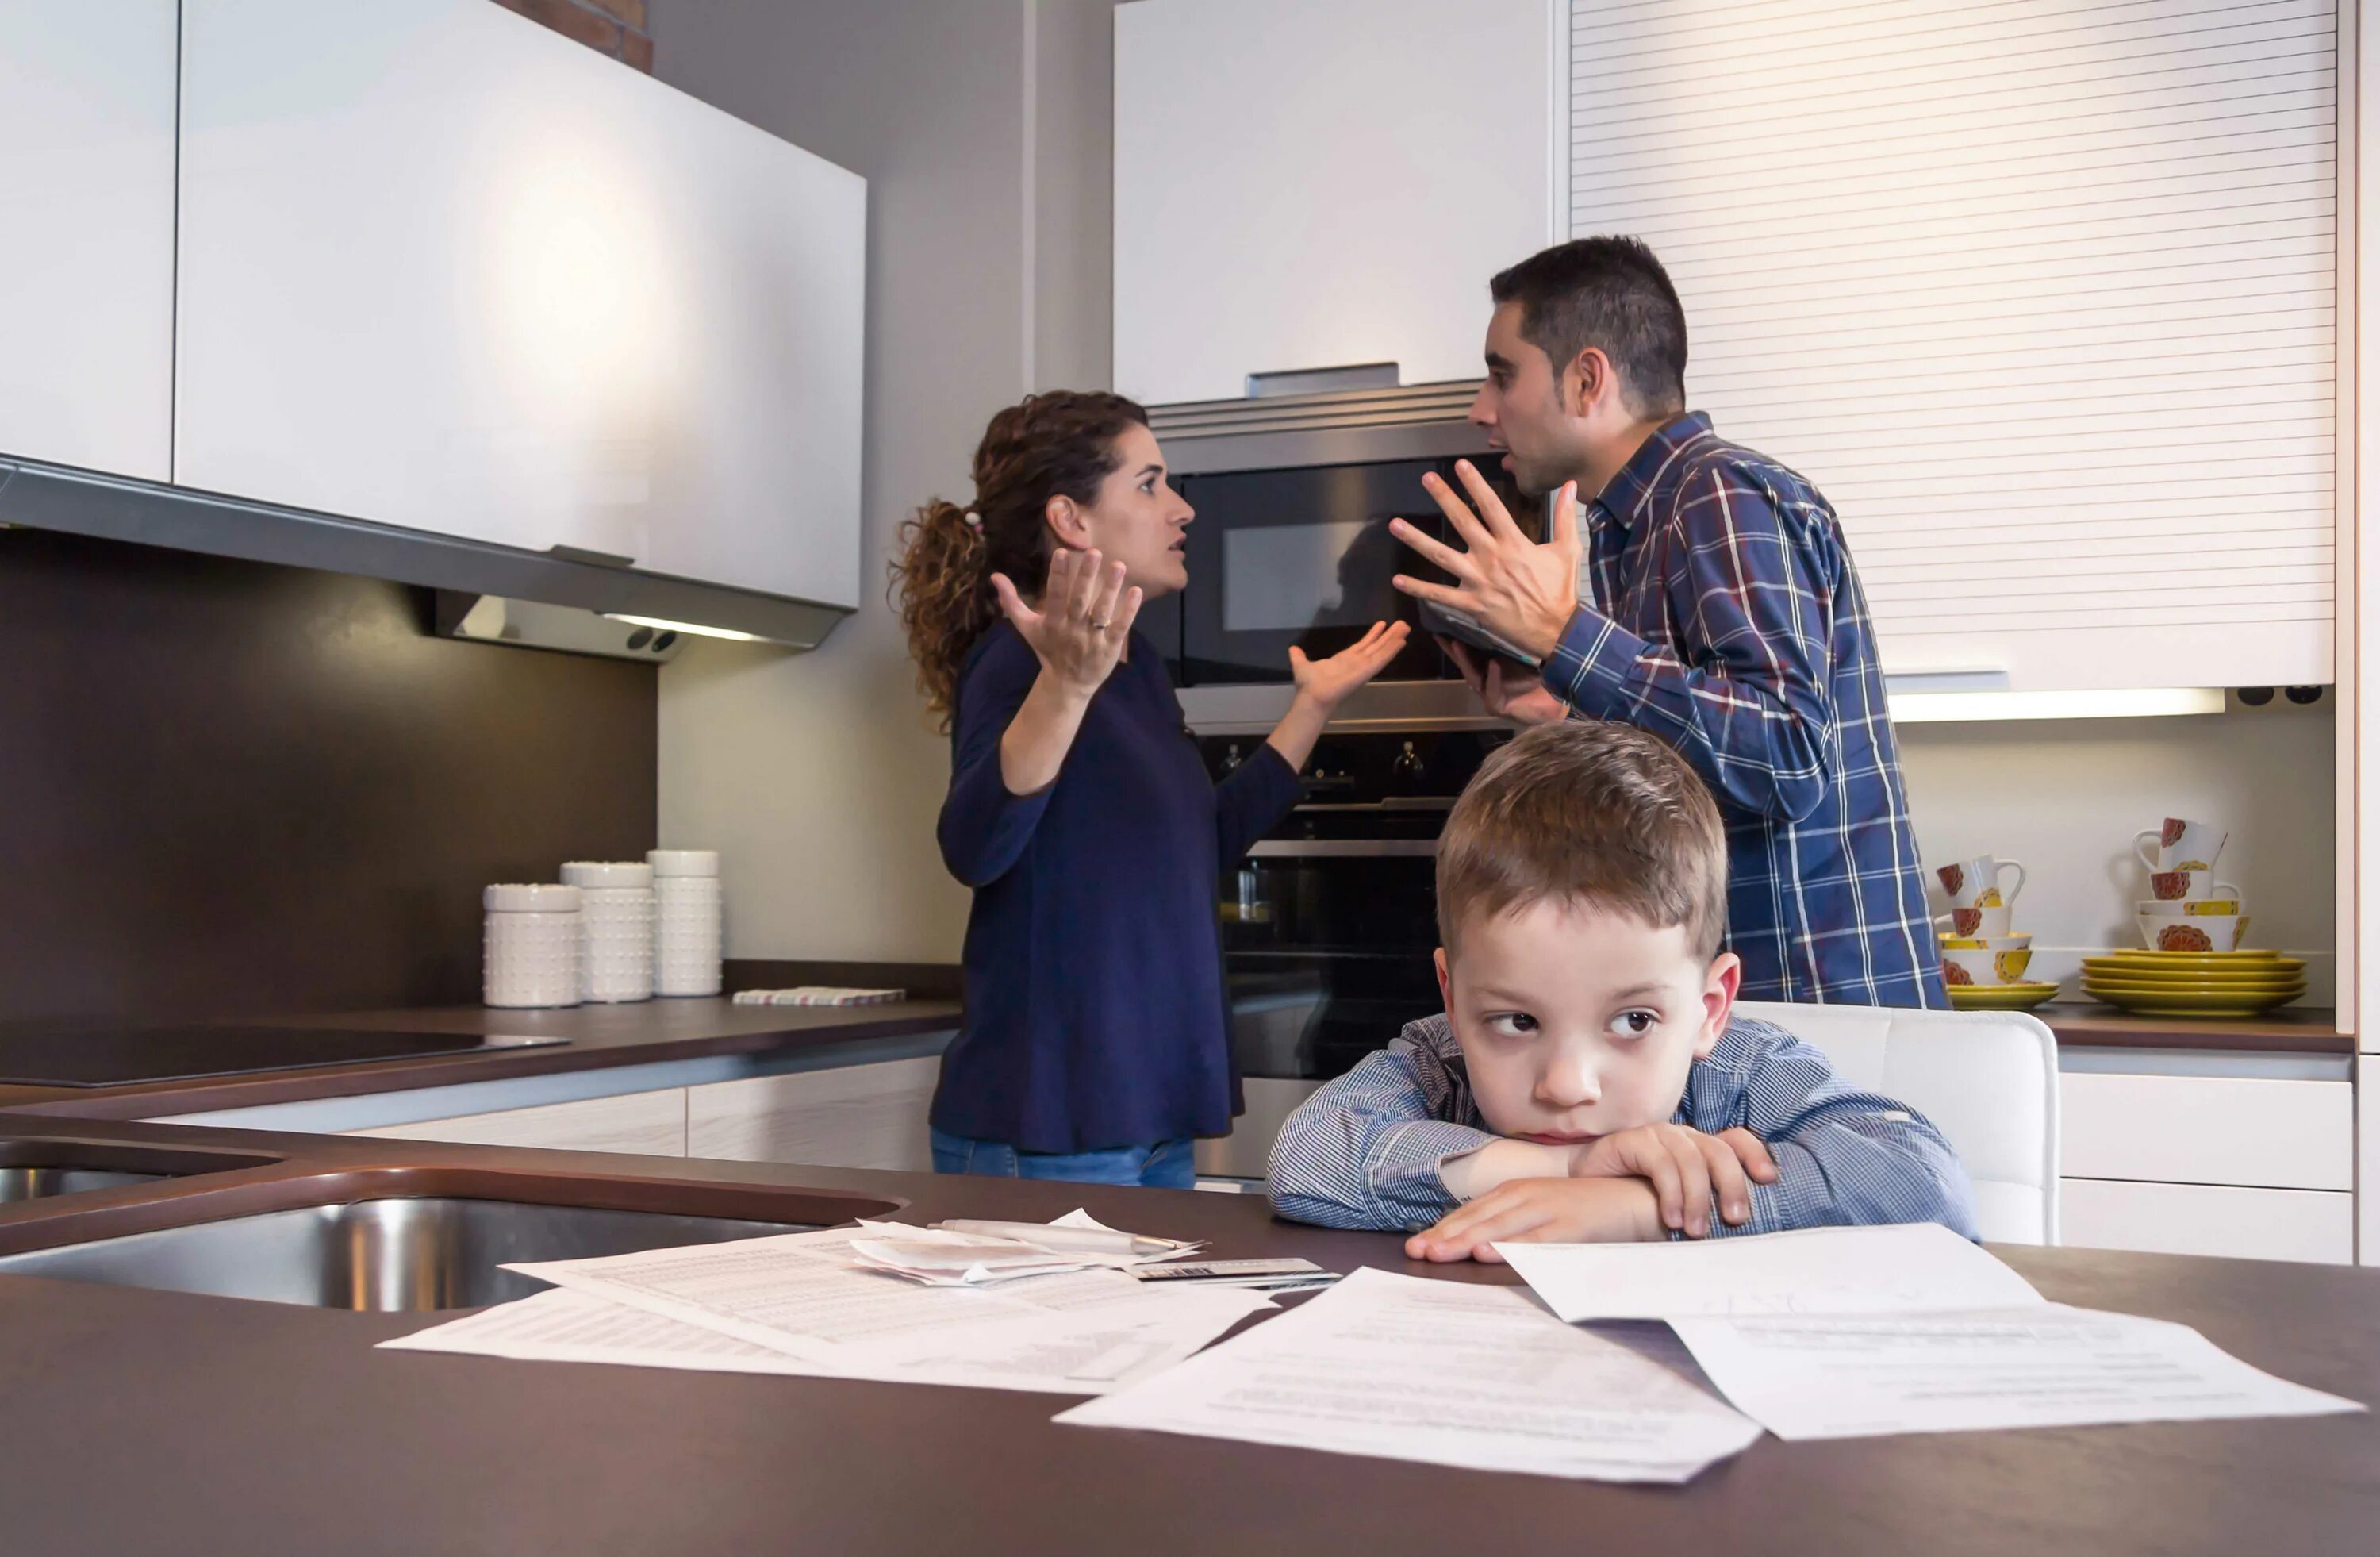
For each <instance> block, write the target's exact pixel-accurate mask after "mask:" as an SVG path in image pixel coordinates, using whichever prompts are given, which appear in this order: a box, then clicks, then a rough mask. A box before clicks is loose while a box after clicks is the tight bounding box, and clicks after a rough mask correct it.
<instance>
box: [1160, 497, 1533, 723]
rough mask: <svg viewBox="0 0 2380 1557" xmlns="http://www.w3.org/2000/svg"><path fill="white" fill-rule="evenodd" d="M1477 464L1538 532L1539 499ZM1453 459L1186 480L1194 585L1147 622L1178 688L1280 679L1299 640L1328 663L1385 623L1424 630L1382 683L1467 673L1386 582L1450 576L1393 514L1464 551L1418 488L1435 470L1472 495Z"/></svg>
mask: <svg viewBox="0 0 2380 1557" xmlns="http://www.w3.org/2000/svg"><path fill="white" fill-rule="evenodd" d="M1475 463H1476V464H1477V465H1478V467H1479V469H1480V470H1481V472H1482V473H1483V474H1485V475H1487V476H1488V478H1489V480H1491V481H1492V482H1495V483H1497V484H1498V485H1499V486H1500V490H1501V491H1502V493H1503V497H1504V501H1505V504H1506V506H1507V507H1508V508H1509V509H1510V510H1511V511H1512V514H1513V515H1514V517H1516V518H1517V519H1518V520H1519V522H1520V523H1521V524H1522V525H1523V527H1524V529H1535V527H1536V524H1537V522H1538V521H1537V518H1536V516H1537V514H1538V512H1539V507H1538V506H1537V505H1527V504H1524V502H1523V500H1522V498H1521V496H1520V494H1519V493H1518V492H1517V491H1516V490H1514V489H1512V487H1511V485H1510V484H1509V482H1508V481H1507V480H1505V478H1504V477H1503V475H1502V473H1501V471H1500V469H1498V468H1497V467H1496V465H1495V462H1494V460H1493V459H1492V458H1491V457H1488V456H1481V457H1479V458H1478V459H1477V460H1476V461H1475ZM1454 465H1455V462H1454V460H1453V459H1452V458H1451V457H1446V458H1436V459H1398V460H1385V461H1378V462H1373V463H1365V464H1346V465H1323V466H1307V467H1302V468H1288V469H1271V470H1233V471H1223V472H1217V473H1212V474H1192V475H1186V476H1183V477H1181V478H1179V485H1180V488H1181V491H1182V495H1183V496H1184V499H1186V500H1187V501H1188V502H1189V504H1190V505H1191V507H1192V508H1194V509H1195V510H1196V513H1197V517H1196V520H1194V521H1193V522H1192V524H1191V526H1190V530H1189V543H1188V546H1187V548H1186V551H1187V556H1186V558H1185V561H1186V562H1187V565H1188V568H1189V574H1190V583H1189V587H1188V588H1186V589H1185V590H1183V591H1182V593H1181V594H1180V595H1178V596H1173V597H1169V598H1167V599H1165V600H1162V601H1160V602H1153V603H1152V605H1151V606H1150V607H1149V608H1148V609H1147V610H1145V611H1144V612H1143V613H1142V614H1141V619H1140V620H1141V629H1142V631H1144V632H1146V633H1147V634H1148V635H1149V636H1150V637H1152V638H1154V639H1156V640H1157V641H1158V643H1159V645H1160V648H1161V649H1162V650H1163V651H1164V653H1165V656H1166V660H1167V662H1168V663H1169V665H1170V666H1171V668H1172V671H1173V674H1174V680H1175V684H1176V685H1177V686H1180V687H1185V688H1186V687H1223V686H1232V685H1238V684H1248V683H1259V684H1263V683H1271V684H1278V683H1283V682H1286V681H1288V680H1289V678H1290V675H1289V651H1290V648H1291V646H1292V645H1295V646H1296V647H1297V648H1299V649H1302V650H1304V651H1305V653H1306V654H1307V655H1309V656H1311V657H1314V658H1317V659H1319V658H1321V657H1322V656H1324V655H1326V654H1335V653H1337V652H1338V651H1340V650H1342V649H1344V648H1346V647H1347V646H1348V645H1349V644H1351V643H1353V642H1354V641H1355V640H1356V639H1358V638H1361V637H1362V636H1363V635H1364V633H1365V631H1366V629H1367V628H1368V627H1370V626H1371V625H1372V624H1373V623H1374V622H1378V621H1402V622H1407V623H1413V624H1415V632H1414V634H1413V637H1412V639H1411V640H1410V641H1409V642H1408V643H1407V644H1406V645H1405V648H1404V651H1403V653H1401V654H1399V655H1398V656H1397V658H1396V660H1395V661H1394V662H1393V663H1390V666H1389V668H1388V669H1387V670H1386V671H1384V672H1383V673H1382V674H1381V675H1380V677H1379V679H1380V680H1381V681H1383V682H1400V681H1406V682H1410V681H1449V680H1459V679H1460V676H1459V675H1458V674H1457V672H1456V670H1455V667H1454V664H1453V663H1452V662H1451V660H1449V659H1448V658H1447V657H1446V655H1445V654H1444V653H1442V652H1441V651H1439V647H1438V645H1437V643H1436V641H1435V640H1434V639H1431V638H1430V637H1429V635H1428V634H1427V633H1426V632H1423V631H1421V630H1420V628H1419V625H1418V623H1417V621H1416V618H1415V610H1416V602H1415V601H1414V600H1412V599H1411V598H1410V597H1409V596H1406V595H1403V594H1401V593H1399V592H1398V590H1396V588H1395V587H1394V586H1393V585H1392V584H1391V583H1390V579H1391V578H1394V577H1395V576H1396V575H1397V574H1400V573H1403V574H1407V575H1410V576H1412V577H1414V578H1426V579H1428V580H1430V581H1432V582H1436V583H1444V582H1447V581H1448V579H1447V576H1446V575H1445V574H1444V573H1442V572H1440V571H1439V569H1438V568H1437V567H1435V566H1432V565H1431V564H1429V563H1427V562H1425V561H1424V560H1423V559H1422V558H1421V556H1420V555H1419V554H1418V553H1415V552H1414V551H1413V550H1412V549H1411V548H1410V547H1408V546H1406V545H1405V544H1404V543H1403V541H1399V540H1398V539H1397V538H1396V537H1395V536H1394V535H1392V534H1391V533H1390V530H1389V521H1390V519H1392V518H1403V519H1405V520H1406V521H1408V522H1409V523H1411V524H1412V525H1414V526H1415V528H1416V529H1420V530H1421V531H1422V532H1423V533H1425V534H1427V535H1430V536H1434V537H1436V538H1438V539H1439V540H1442V541H1450V542H1451V544H1453V545H1455V546H1456V547H1457V548H1458V549H1460V547H1461V545H1462V541H1461V540H1460V538H1459V537H1457V536H1455V535H1454V533H1453V526H1452V525H1451V524H1450V523H1449V522H1448V520H1447V519H1446V517H1445V516H1444V515H1443V514H1441V513H1439V508H1438V505H1437V503H1436V502H1435V501H1433V500H1432V499H1431V497H1430V495H1429V493H1427V491H1425V490H1424V489H1423V487H1422V484H1421V479H1422V476H1423V475H1424V474H1425V473H1426V472H1428V471H1432V470H1435V471H1437V472H1438V473H1439V475H1441V476H1443V477H1444V478H1446V480H1448V482H1449V483H1451V484H1452V485H1453V486H1454V487H1455V489H1456V490H1457V491H1458V492H1460V491H1462V490H1463V489H1462V484H1461V482H1460V481H1458V480H1456V478H1455V474H1454Z"/></svg>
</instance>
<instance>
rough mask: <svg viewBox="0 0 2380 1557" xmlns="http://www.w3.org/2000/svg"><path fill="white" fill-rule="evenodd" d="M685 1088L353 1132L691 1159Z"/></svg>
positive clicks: (431, 1139) (393, 1137)
mask: <svg viewBox="0 0 2380 1557" xmlns="http://www.w3.org/2000/svg"><path fill="white" fill-rule="evenodd" d="M345 1133H346V1134H347V1135H351V1136H377V1137H383V1138H385V1139H389V1140H430V1141H457V1142H461V1143H463V1144H465V1145H469V1146H541V1147H549V1148H552V1149H553V1150H562V1151H625V1152H634V1153H637V1154H638V1155H640V1156H647V1157H683V1156H685V1155H686V1088H683V1087H667V1088H662V1089H658V1090H655V1091H650V1092H624V1093H622V1094H620V1095H619V1096H617V1097H610V1098H585V1099H581V1100H579V1101H575V1102H566V1103H545V1104H541V1105H540V1106H538V1107H535V1108H513V1109H505V1110H504V1111H502V1112H500V1113H468V1114H462V1115H458V1116H456V1117H455V1118H451V1119H423V1120H418V1121H416V1122H415V1123H413V1124H410V1125H381V1126H379V1127H377V1128H374V1129H369V1130H349V1131H346V1132H345Z"/></svg>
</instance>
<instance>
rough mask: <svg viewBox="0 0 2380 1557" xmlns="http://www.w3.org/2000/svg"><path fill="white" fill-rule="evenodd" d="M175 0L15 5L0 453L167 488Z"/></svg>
mask: <svg viewBox="0 0 2380 1557" xmlns="http://www.w3.org/2000/svg"><path fill="white" fill-rule="evenodd" d="M174 27H175V5H174V0H104V3H100V0H7V3H6V5H0V298H5V299H6V306H5V307H0V455H21V456H26V457H28V458H31V459H41V460H49V461H53V462H55V463H56V464H60V465H72V466H79V467H81V468H86V469H91V470H104V471H107V472H110V473H112V474H115V475H123V476H139V477H144V478H147V479H149V480H164V479H165V476H166V473H167V469H168V465H169V456H170V447H171V439H172V436H173V376H174V338H173V320H174Z"/></svg>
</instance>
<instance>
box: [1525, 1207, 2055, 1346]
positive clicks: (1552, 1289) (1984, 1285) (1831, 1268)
mask: <svg viewBox="0 0 2380 1557" xmlns="http://www.w3.org/2000/svg"><path fill="white" fill-rule="evenodd" d="M1496 1252H1497V1253H1498V1254H1500V1255H1502V1256H1503V1257H1504V1259H1506V1260H1507V1261H1508V1262H1510V1263H1511V1265H1512V1269H1513V1270H1514V1271H1518V1272H1520V1276H1521V1279H1522V1280H1523V1281H1524V1282H1526V1283H1529V1285H1530V1286H1531V1287H1532V1288H1534V1289H1535V1290H1536V1294H1537V1295H1538V1296H1539V1297H1542V1298H1544V1299H1545V1301H1546V1307H1548V1308H1551V1309H1552V1310H1553V1311H1554V1312H1555V1313H1557V1314H1559V1315H1560V1316H1561V1317H1562V1318H1563V1319H1565V1320H1571V1321H1572V1322H1573V1323H1576V1322H1577V1321H1579V1320H1670V1319H1683V1318H1691V1317H1695V1316H1703V1315H1721V1316H1728V1315H1733V1316H1742V1315H1747V1314H1906V1313H1927V1312H1948V1311H1954V1310H1959V1309H1982V1308H2023V1307H2027V1306H2030V1305H2032V1304H2036V1303H2039V1302H2041V1301H2043V1299H2042V1295H2041V1294H2039V1293H2038V1292H2035V1291H2034V1289H2033V1286H2032V1283H2029V1282H2027V1281H2026V1280H2025V1279H2024V1278H2023V1277H2022V1276H2020V1275H2018V1274H2017V1273H2016V1272H2015V1271H2011V1270H2010V1269H2009V1268H2008V1267H2007V1266H2006V1265H2003V1264H2001V1263H2000V1262H1999V1260H1998V1259H1995V1258H1993V1257H1992V1256H1991V1255H1990V1254H1989V1253H1987V1252H1985V1250H1984V1249H1983V1248H1981V1247H1978V1246H1976V1245H1974V1244H1971V1243H1969V1242H1968V1241H1967V1240H1966V1239H1964V1238H1962V1237H1961V1236H1959V1235H1957V1234H1956V1233H1953V1232H1951V1231H1950V1230H1949V1228H1947V1227H1944V1226H1942V1225H1940V1224H1939V1223H1937V1222H1914V1223H1911V1224H1908V1225H1905V1226H1898V1227H1814V1228H1809V1229H1806V1230H1804V1231H1803V1232H1799V1233H1765V1234H1761V1235H1758V1236H1755V1237H1748V1238H1709V1239H1704V1240H1700V1241H1696V1242H1686V1243H1670V1244H1498V1245H1497V1246H1496Z"/></svg>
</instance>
